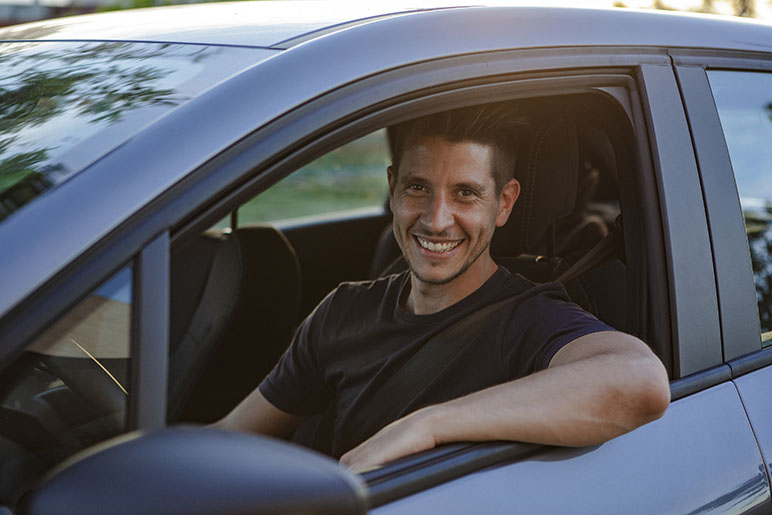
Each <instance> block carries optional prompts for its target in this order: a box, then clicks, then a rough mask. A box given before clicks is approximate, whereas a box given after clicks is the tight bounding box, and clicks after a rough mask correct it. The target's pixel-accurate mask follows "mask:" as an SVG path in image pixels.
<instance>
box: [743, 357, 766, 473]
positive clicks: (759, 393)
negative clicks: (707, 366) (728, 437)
mask: <svg viewBox="0 0 772 515" xmlns="http://www.w3.org/2000/svg"><path fill="white" fill-rule="evenodd" d="M735 383H736V384H737V390H738V391H739V392H740V397H741V398H742V401H743V405H744V406H745V410H746V411H747V412H748V418H749V419H750V421H751V425H752V426H753V431H754V433H755V435H756V439H757V440H758V442H759V447H760V448H761V453H762V455H763V457H764V462H765V467H766V471H767V474H772V410H770V409H769V392H770V391H771V390H770V389H772V367H769V366H768V367H764V368H762V369H759V370H756V371H755V372H751V373H749V374H746V375H744V376H742V377H739V378H737V379H735Z"/></svg>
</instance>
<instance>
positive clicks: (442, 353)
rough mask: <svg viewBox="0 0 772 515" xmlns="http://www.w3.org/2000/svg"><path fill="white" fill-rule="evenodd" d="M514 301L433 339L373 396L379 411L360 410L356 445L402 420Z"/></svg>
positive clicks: (353, 424) (459, 323) (461, 322)
mask: <svg viewBox="0 0 772 515" xmlns="http://www.w3.org/2000/svg"><path fill="white" fill-rule="evenodd" d="M512 298H513V297H507V298H506V299H502V300H500V301H497V302H495V303H493V304H490V305H488V306H485V307H484V308H481V309H478V310H476V311H474V312H473V313H470V314H469V315H467V316H466V317H464V318H462V319H460V320H458V321H456V322H454V323H453V324H451V325H449V326H447V327H445V328H444V329H443V330H441V331H440V332H438V333H437V334H435V335H434V336H432V337H431V338H429V339H428V340H427V341H426V342H425V343H424V344H423V346H422V347H421V348H420V349H419V350H418V351H417V352H416V353H415V354H413V356H411V357H410V359H408V360H407V362H405V363H404V364H403V365H402V366H401V367H400V368H399V370H397V371H396V372H395V373H394V374H393V375H392V376H391V377H389V378H388V379H387V380H386V381H385V382H384V383H383V384H382V385H381V386H380V387H379V388H378V389H377V390H376V391H375V392H373V394H372V396H370V399H369V400H368V401H367V403H368V404H369V405H370V406H374V407H377V409H376V410H361V409H360V410H359V411H358V412H357V413H356V415H354V417H353V418H352V420H351V424H350V425H351V427H353V428H355V429H354V431H352V433H351V441H352V444H353V443H356V442H359V441H362V440H364V439H365V438H367V437H368V436H370V435H369V434H368V433H367V432H368V431H370V432H372V431H373V430H379V429H381V428H382V427H383V426H385V425H386V424H388V423H389V422H391V421H393V420H395V419H396V418H397V417H398V416H400V414H401V413H402V411H403V410H404V409H405V407H406V406H407V405H408V404H409V402H410V401H411V400H412V399H413V398H414V397H415V395H416V394H417V393H419V392H421V391H423V390H424V389H425V388H426V387H428V386H429V385H430V384H431V383H432V382H433V381H434V380H435V379H437V378H438V377H439V376H440V374H441V373H442V372H443V370H445V368H447V366H448V365H449V364H450V362H451V361H452V360H453V358H454V357H455V356H457V355H458V354H459V353H460V352H461V350H462V349H463V348H464V347H465V346H466V344H467V343H468V342H469V341H470V340H471V339H472V337H473V336H474V335H475V334H476V333H478V332H479V331H480V330H481V329H482V328H483V327H484V326H485V324H486V323H487V322H488V321H490V320H491V319H492V318H493V316H494V315H495V314H496V313H498V312H499V311H501V310H502V309H503V308H504V306H505V305H506V304H507V303H508V302H510V301H511V300H512Z"/></svg>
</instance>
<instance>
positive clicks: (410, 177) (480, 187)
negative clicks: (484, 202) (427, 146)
mask: <svg viewBox="0 0 772 515" xmlns="http://www.w3.org/2000/svg"><path fill="white" fill-rule="evenodd" d="M400 178H401V180H402V181H404V182H420V183H423V184H426V183H427V180H426V179H425V178H424V177H421V175H420V174H417V173H414V172H405V173H404V174H401V175H400ZM454 186H455V187H456V188H459V189H471V190H476V191H480V192H485V191H488V188H487V186H485V185H484V184H482V183H479V182H475V181H462V182H459V183H456V184H454Z"/></svg>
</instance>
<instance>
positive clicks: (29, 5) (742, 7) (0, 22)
mask: <svg viewBox="0 0 772 515" xmlns="http://www.w3.org/2000/svg"><path fill="white" fill-rule="evenodd" d="M179 3H197V0H0V26H4V25H14V24H17V23H25V22H30V21H35V20H42V19H46V18H56V17H60V16H71V15H75V14H85V13H92V12H100V11H114V10H119V9H136V8H140V7H154V6H160V5H171V4H179ZM483 3H486V4H487V3H505V2H498V1H496V0H494V1H493V2H483ZM538 3H540V4H541V3H544V2H538ZM549 3H553V2H549ZM571 3H572V2H570V1H567V2H566V1H563V2H560V4H561V5H566V4H568V5H570V4H571ZM416 4H418V5H420V0H419V1H417V2H416ZM575 4H576V5H577V6H581V7H612V6H613V7H619V8H648V9H665V10H679V11H691V12H702V13H711V14H720V15H729V16H743V17H747V18H758V19H762V20H772V0H624V1H622V0H618V1H613V0H581V1H577V2H575Z"/></svg>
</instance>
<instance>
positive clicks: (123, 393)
mask: <svg viewBox="0 0 772 515" xmlns="http://www.w3.org/2000/svg"><path fill="white" fill-rule="evenodd" d="M131 286H132V271H131V269H130V268H124V269H123V270H121V271H120V272H118V273H117V274H115V275H114V276H113V277H112V278H111V279H109V280H108V281H107V282H105V283H104V284H103V285H102V286H101V287H100V288H98V289H97V290H96V291H94V292H93V293H92V294H91V295H89V296H88V297H86V298H85V299H83V300H82V301H81V302H80V303H79V304H77V305H76V306H75V307H74V308H73V309H72V310H70V311H69V312H68V313H67V314H66V315H65V316H64V317H62V318H61V319H60V320H59V321H58V322H57V323H55V324H54V325H53V326H51V327H50V328H49V329H48V330H47V331H46V332H45V333H43V334H42V335H41V336H40V337H38V338H37V339H36V340H35V341H34V342H33V343H32V345H30V346H29V347H28V348H27V349H26V350H25V352H24V353H23V354H22V355H21V357H19V358H18V359H17V360H16V362H14V363H13V364H12V365H11V366H10V367H8V368H6V369H5V370H3V373H2V375H1V376H0V505H3V504H5V505H9V506H13V505H14V504H15V503H16V501H17V500H18V498H19V497H20V496H21V495H22V494H23V493H24V492H25V491H27V490H28V489H30V488H31V487H33V486H34V483H35V481H36V480H37V478H39V477H40V475H41V474H43V473H44V472H45V471H46V470H48V469H49V468H50V467H51V466H53V465H55V464H57V463H59V462H60V461H61V460H63V459H64V458H66V457H68V456H70V455H71V454H73V453H75V452H76V451H79V450H81V449H83V448H85V447H88V446H90V445H93V444H95V443H97V442H100V441H102V440H105V439H106V438H109V437H112V436H115V435H117V434H119V433H122V432H124V431H125V430H126V411H127V405H128V395H129V391H128V390H129V384H128V380H129V337H130V327H131Z"/></svg>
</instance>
